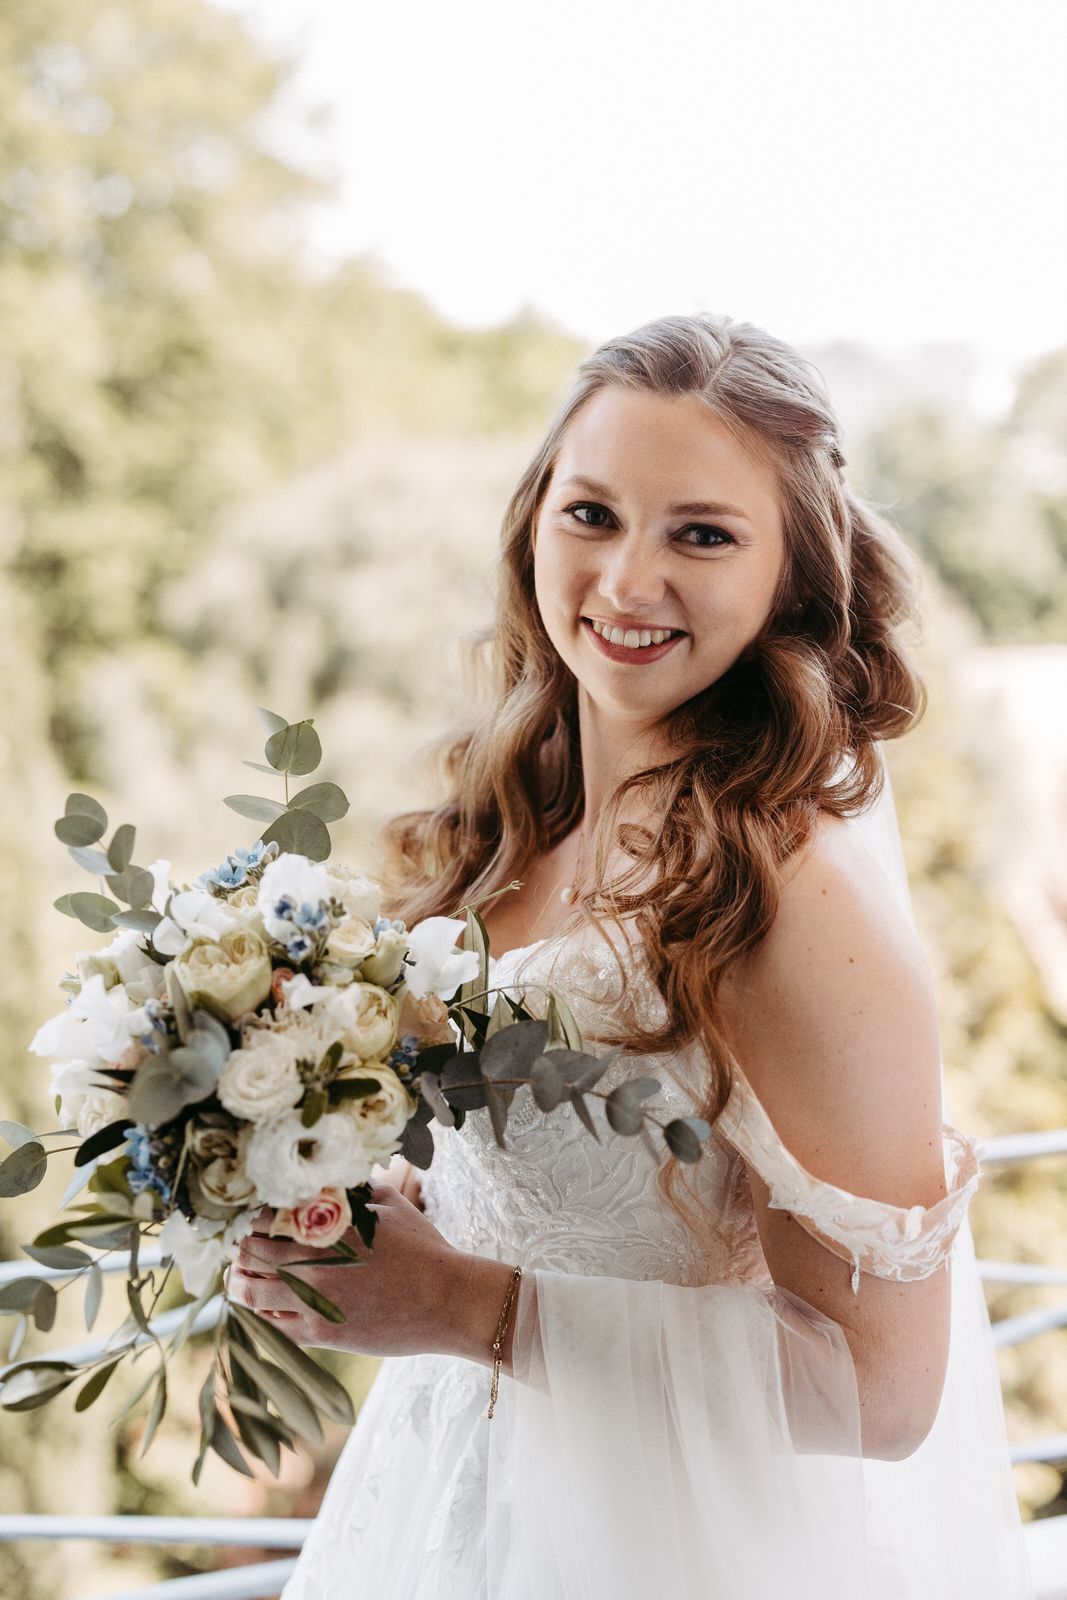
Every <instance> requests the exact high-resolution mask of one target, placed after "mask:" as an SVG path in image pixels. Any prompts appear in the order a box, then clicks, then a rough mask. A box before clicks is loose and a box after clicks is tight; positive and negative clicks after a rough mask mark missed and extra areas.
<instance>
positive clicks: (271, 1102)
mask: <svg viewBox="0 0 1067 1600" xmlns="http://www.w3.org/2000/svg"><path fill="white" fill-rule="evenodd" d="M245 1038H246V1043H245V1044H244V1045H243V1046H242V1048H241V1049H239V1050H234V1051H233V1052H232V1053H231V1055H230V1058H229V1060H228V1061H227V1062H226V1065H225V1066H224V1067H223V1069H222V1072H221V1074H220V1076H219V1081H218V1085H217V1089H216V1093H217V1094H218V1097H219V1099H220V1100H221V1102H222V1104H223V1105H224V1106H225V1107H226V1110H227V1111H228V1112H230V1114H231V1116H234V1117H240V1118H241V1119H242V1120H244V1121H248V1122H264V1121H268V1120H269V1119H270V1118H271V1117H276V1116H278V1115H279V1114H280V1113H281V1112H283V1111H288V1110H289V1108H290V1106H295V1105H296V1103H297V1101H298V1100H299V1099H300V1096H301V1095H302V1094H303V1092H304V1082H303V1079H302V1078H301V1076H300V1073H299V1071H298V1069H297V1065H296V1063H297V1059H298V1057H297V1054H296V1051H295V1050H294V1048H293V1041H292V1039H291V1038H289V1037H288V1036H287V1035H285V1034H275V1033H271V1032H269V1031H268V1030H266V1029H263V1030H256V1031H255V1033H254V1034H252V1035H251V1036H250V1035H248V1034H246V1035H245Z"/></svg>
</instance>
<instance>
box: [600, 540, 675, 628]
mask: <svg viewBox="0 0 1067 1600" xmlns="http://www.w3.org/2000/svg"><path fill="white" fill-rule="evenodd" d="M663 556H664V552H663V551H662V549H661V548H658V547H655V546H650V545H649V544H648V543H647V542H645V543H642V542H641V541H640V540H639V539H636V538H624V539H620V540H619V541H618V543H616V544H615V545H614V547H613V548H612V549H611V550H605V551H604V560H603V565H602V567H601V571H600V592H601V594H602V595H603V597H604V599H605V600H607V601H608V602H609V603H610V604H611V605H612V606H614V607H615V610H616V611H619V612H624V611H638V610H640V609H641V607H643V606H654V605H658V604H659V602H660V601H661V600H662V598H663V593H664V590H665V588H666V576H665V573H664V570H663Z"/></svg>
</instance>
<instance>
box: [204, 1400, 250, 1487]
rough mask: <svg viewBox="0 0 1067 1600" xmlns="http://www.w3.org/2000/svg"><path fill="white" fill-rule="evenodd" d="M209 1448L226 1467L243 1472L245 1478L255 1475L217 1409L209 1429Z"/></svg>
mask: <svg viewBox="0 0 1067 1600" xmlns="http://www.w3.org/2000/svg"><path fill="white" fill-rule="evenodd" d="M211 1448H212V1450H214V1452H215V1454H216V1455H217V1456H220V1457H221V1458H222V1460H223V1461H225V1463H226V1465H227V1466H228V1467H233V1468H234V1470H235V1471H236V1472H240V1473H243V1475H244V1476H245V1477H246V1478H251V1477H254V1476H255V1474H254V1473H253V1471H252V1468H251V1467H250V1466H249V1465H248V1462H247V1461H246V1460H245V1458H244V1456H243V1455H242V1454H241V1452H240V1450H239V1449H238V1448H237V1440H236V1439H235V1438H234V1436H233V1434H232V1433H231V1432H230V1430H229V1428H228V1427H227V1426H226V1424H225V1422H223V1420H222V1418H221V1417H220V1416H219V1414H218V1412H217V1411H216V1413H215V1425H214V1427H213V1428H212V1430H211Z"/></svg>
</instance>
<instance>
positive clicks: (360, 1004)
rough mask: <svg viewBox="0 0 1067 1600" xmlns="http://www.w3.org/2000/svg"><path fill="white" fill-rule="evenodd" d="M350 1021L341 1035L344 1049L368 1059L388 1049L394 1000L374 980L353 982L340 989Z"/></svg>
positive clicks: (393, 1024)
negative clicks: (342, 991) (342, 992)
mask: <svg viewBox="0 0 1067 1600" xmlns="http://www.w3.org/2000/svg"><path fill="white" fill-rule="evenodd" d="M344 1000H345V1003H346V1008H348V1015H349V1016H350V1018H351V1021H350V1022H349V1023H348V1025H347V1026H346V1028H345V1031H344V1034H343V1035H342V1043H343V1044H344V1046H345V1048H346V1049H347V1050H351V1051H352V1052H353V1054H354V1055H357V1056H359V1058H360V1059H361V1060H362V1061H372V1060H374V1059H376V1058H377V1057H378V1056H381V1055H384V1054H385V1052H386V1051H387V1050H391V1049H392V1047H393V1043H394V1041H395V1039H396V1022H397V1002H396V1000H395V999H394V997H393V996H392V995H391V994H389V993H387V991H386V990H385V989H380V988H379V987H378V985H377V984H376V983H353V984H351V985H350V986H349V987H348V988H347V989H346V990H345V991H344Z"/></svg>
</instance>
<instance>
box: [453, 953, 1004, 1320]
mask: <svg viewBox="0 0 1067 1600" xmlns="http://www.w3.org/2000/svg"><path fill="white" fill-rule="evenodd" d="M632 954H633V951H632V949H631V950H630V951H629V952H624V955H623V959H624V960H627V961H628V962H629V963H630V964H629V965H628V967H627V972H628V976H629V979H630V989H629V994H628V996H627V1002H626V1003H627V1004H629V1005H632V1006H633V1007H635V1008H636V1009H637V1010H638V1011H639V1012H641V1013H642V1014H643V1015H642V1020H643V1021H644V1022H645V1023H649V1022H653V1021H654V1022H656V1023H659V1022H661V1021H662V1018H663V1000H662V997H661V996H660V994H659V992H658V990H657V989H656V987H655V985H654V984H653V982H652V980H651V977H650V976H649V974H648V973H647V970H646V969H645V966H644V963H643V962H640V961H631V959H630V958H631V956H632ZM489 976H490V983H491V984H492V983H496V984H504V985H506V986H507V988H508V989H509V990H512V991H517V990H518V989H520V988H522V987H523V986H525V985H529V986H530V987H529V988H528V989H527V1005H528V1007H529V1009H530V1010H531V1011H532V1012H533V1013H534V1014H543V1004H542V998H543V997H542V995H541V994H540V993H539V992H538V990H537V989H536V988H534V987H533V986H534V985H537V984H546V985H549V986H551V987H552V988H554V989H556V990H557V991H559V992H560V993H562V994H563V995H564V996H565V997H566V999H567V1001H568V1003H569V1005H570V1007H571V1010H572V1011H573V1013H574V1016H575V1019H576V1021H577V1023H578V1026H579V1027H580V1028H581V1030H582V1034H583V1038H584V1040H585V1042H586V1044H587V1046H592V1047H594V1048H595V1041H596V1039H597V1038H598V1035H599V1034H600V1033H601V1032H602V1030H601V1028H600V1027H599V1023H600V1021H601V1019H603V1018H604V1017H605V1016H607V1015H615V1014H617V1008H618V1006H619V1003H620V994H621V989H620V985H621V978H620V974H619V970H618V966H617V963H616V958H615V955H614V953H613V951H612V950H611V949H610V948H609V947H608V945H607V941H606V939H605V938H604V937H603V935H601V934H600V933H599V932H598V931H597V930H595V929H591V928H590V929H583V930H581V932H580V933H579V934H577V935H569V936H563V937H557V938H555V939H541V940H538V941H537V942H536V943H535V944H531V945H524V946H520V947H518V948H517V949H515V950H509V951H508V952H506V954H505V955H504V956H503V957H501V958H500V959H499V960H493V961H491V963H490V974H489ZM668 1065H669V1067H670V1069H671V1070H668ZM701 1072H702V1062H701V1056H700V1051H699V1048H698V1047H697V1046H695V1045H694V1046H691V1047H688V1048H687V1049H685V1050H683V1051H680V1052H677V1053H675V1054H673V1055H672V1056H671V1057H669V1058H668V1057H666V1056H635V1055H625V1054H624V1055H621V1056H619V1057H618V1058H617V1059H616V1060H615V1061H614V1062H612V1064H611V1065H610V1066H609V1067H608V1069H607V1070H606V1071H605V1073H604V1075H603V1077H602V1078H601V1080H600V1082H599V1084H598V1085H597V1087H598V1089H600V1090H604V1091H606V1090H609V1089H611V1088H613V1087H615V1085H616V1084H617V1083H619V1082H621V1081H623V1079H624V1078H626V1077H631V1076H632V1077H641V1076H652V1077H656V1078H658V1079H659V1081H660V1083H661V1085H662V1089H661V1093H660V1094H659V1095H658V1096H655V1097H654V1098H652V1099H651V1100H648V1101H646V1105H647V1107H648V1109H649V1110H650V1111H652V1112H653V1113H654V1114H655V1115H656V1116H657V1117H658V1118H659V1120H661V1121H662V1122H666V1121H669V1120H670V1118H672V1117H677V1116H685V1115H691V1114H695V1113H696V1112H697V1109H698V1103H699V1086H700V1084H701V1081H702V1080H701ZM593 1117H594V1121H595V1123H596V1126H597V1129H598V1131H599V1132H600V1142H599V1143H598V1142H597V1141H596V1140H594V1139H593V1137H592V1136H591V1135H590V1134H589V1132H588V1131H587V1129H585V1128H584V1127H583V1126H582V1124H581V1123H580V1121H579V1119H578V1117H577V1114H576V1113H575V1111H574V1108H573V1107H572V1106H571V1105H569V1104H567V1103H564V1104H562V1105H560V1106H558V1107H556V1108H555V1110H553V1111H551V1112H542V1111H540V1110H539V1109H538V1107H537V1105H536V1104H535V1102H534V1100H533V1097H532V1095H530V1094H529V1092H528V1091H522V1092H521V1093H520V1094H519V1095H518V1096H516V1098H515V1101H514V1102H513V1105H512V1108H511V1111H510V1113H509V1116H508V1123H507V1130H506V1133H505V1138H506V1141H507V1148H506V1149H501V1148H500V1147H499V1146H498V1145H497V1143H496V1141H495V1139H494V1137H493V1133H492V1127H491V1124H490V1121H489V1116H488V1113H487V1112H485V1111H476V1112H472V1113H469V1114H468V1116H467V1118H466V1120H465V1122H464V1125H463V1127H462V1128H461V1129H459V1130H458V1131H450V1130H445V1129H442V1128H438V1129H436V1130H435V1143H436V1148H435V1152H434V1159H433V1163H432V1165H431V1166H430V1168H429V1169H428V1170H427V1171H426V1172H424V1173H423V1174H422V1190H423V1196H424V1201H425V1205H426V1210H427V1215H428V1216H430V1217H431V1219H432V1220H433V1221H434V1223H435V1224H436V1225H437V1226H438V1227H439V1228H440V1229H441V1231H442V1233H444V1234H445V1236H446V1237H447V1238H449V1239H450V1240H451V1241H452V1242H453V1243H454V1244H456V1245H458V1246H459V1247H460V1248H461V1249H465V1250H470V1251H472V1252H474V1253H476V1254H479V1255H489V1256H493V1257H495V1258H497V1259H508V1260H512V1261H521V1262H522V1264H523V1265H524V1266H527V1267H534V1266H539V1267H546V1268H550V1269H554V1270H556V1271H562V1272H576V1273H589V1274H608V1275H611V1276H614V1277H621V1278H634V1279H650V1278H657V1279H660V1280H662V1281H664V1282H667V1283H676V1284H687V1285H698V1284H705V1283H722V1284H730V1283H769V1282H770V1281H771V1279H770V1273H769V1271H768V1269H767V1265H766V1262H765V1260H764V1257H763V1252H762V1249H761V1246H760V1241H759V1234H758V1231H757V1226H756V1217H755V1210H754V1206H753V1200H752V1193H751V1189H750V1187H749V1182H748V1168H749V1167H751V1168H752V1169H753V1170H754V1171H756V1172H757V1173H758V1174H759V1176H760V1177H761V1178H762V1179H763V1181H764V1183H766V1184H767V1186H768V1189H769V1190H770V1196H771V1198H770V1204H771V1205H772V1206H776V1207H780V1208H782V1209H786V1210H789V1211H790V1212H791V1213H792V1214H794V1215H795V1216H796V1219H797V1221H798V1222H799V1223H800V1224H801V1225H802V1226H803V1227H805V1228H806V1229H807V1230H808V1232H810V1233H812V1234H813V1235H814V1236H815V1237H816V1238H818V1239H819V1240H820V1241H821V1242H822V1243H823V1244H825V1245H826V1246H827V1248H828V1249H830V1250H832V1251H833V1252H834V1253H835V1254H837V1255H839V1256H842V1257H844V1258H845V1259H846V1260H850V1261H851V1262H852V1266H853V1275H852V1287H853V1290H854V1291H855V1290H856V1289H858V1284H859V1273H860V1271H861V1270H862V1271H867V1272H871V1273H874V1274H876V1275H878V1276H881V1277H889V1278H895V1279H898V1280H901V1281H903V1280H906V1279H910V1278H919V1277H925V1276H927V1275H928V1274H929V1273H930V1272H933V1271H935V1270H936V1269H937V1268H938V1267H939V1266H941V1265H942V1264H943V1262H944V1261H945V1260H946V1259H947V1257H948V1255H949V1253H950V1251H951V1247H952V1243H953V1240H954V1238H955V1235H956V1233H957V1231H958V1229H959V1226H960V1224H961V1222H962V1220H963V1217H964V1215H965V1213H966V1209H967V1205H968V1203H969V1201H970V1198H971V1195H972V1194H973V1192H974V1190H975V1188H976V1187H977V1185H978V1182H979V1164H978V1145H977V1142H976V1141H975V1140H974V1139H972V1138H970V1137H969V1136H968V1135H966V1134H963V1133H961V1132H960V1131H959V1130H958V1129H956V1128H954V1127H952V1125H951V1124H949V1123H947V1122H946V1123H945V1124H944V1130H943V1137H944V1148H945V1176H946V1183H947V1187H948V1193H947V1195H946V1196H945V1197H944V1199H942V1200H940V1201H938V1202H937V1204H936V1205H933V1206H930V1207H923V1206H920V1205H916V1206H912V1207H910V1208H909V1207H901V1206H893V1205H889V1204H886V1203H884V1202H881V1201H877V1200H872V1199H869V1198H866V1197H864V1196H860V1195H854V1194H850V1193H849V1192H848V1191H847V1190H844V1189H841V1188H839V1187H838V1186H837V1185H835V1184H831V1183H827V1182H825V1181H823V1180H822V1179H820V1178H818V1177H816V1176H815V1175H813V1174H812V1173H810V1172H808V1171H807V1170H806V1169H805V1168H804V1167H803V1166H802V1165H801V1164H800V1163H799V1162H798V1161H797V1160H796V1159H795V1158H794V1157H793V1156H792V1154H791V1153H790V1152H789V1151H788V1150H787V1149H786V1148H785V1147H784V1146H783V1144H782V1143H781V1141H780V1139H779V1138H778V1135H777V1134H776V1132H775V1130H774V1127H773V1125H772V1123H771V1121H770V1118H769V1117H768V1115H767V1113H766V1111H765V1110H764V1109H763V1106H762V1105H761V1104H760V1102H759V1100H758V1099H757V1097H756V1095H755V1093H754V1091H753V1089H752V1087H751V1085H750V1084H749V1083H748V1080H747V1079H746V1078H745V1076H744V1073H743V1072H742V1071H741V1070H740V1069H739V1068H735V1082H734V1088H733V1092H732V1094H731V1096H730V1100H729V1102H728V1104H727V1106H726V1108H725V1109H724V1111H723V1113H722V1114H721V1116H720V1118H719V1119H718V1121H717V1122H716V1124H715V1126H714V1128H713V1129H712V1132H711V1137H710V1139H709V1140H708V1142H707V1145H706V1146H705V1151H704V1154H703V1155H702V1157H701V1159H700V1161H699V1162H696V1163H694V1164H692V1165H690V1166H688V1167H687V1170H686V1178H687V1181H688V1183H689V1185H690V1188H691V1192H692V1193H693V1195H694V1197H695V1198H696V1199H697V1200H699V1202H700V1203H701V1204H702V1205H703V1206H705V1207H707V1208H708V1209H709V1210H710V1212H711V1214H712V1215H713V1216H714V1217H715V1218H716V1219H717V1222H716V1230H715V1235H714V1240H713V1242H711V1243H709V1241H708V1240H707V1239H706V1238H701V1239H697V1237H696V1236H695V1235H694V1233H693V1231H692V1230H691V1229H689V1228H687V1227H686V1226H685V1224H684V1223H683V1222H682V1221H681V1219H680V1218H679V1217H677V1215H676V1214H675V1212H674V1211H673V1209H672V1208H671V1206H670V1205H669V1204H668V1203H667V1201H666V1200H665V1199H664V1198H663V1196H662V1192H661V1190H660V1188H659V1185H658V1184H657V1182H656V1180H655V1170H656V1167H657V1165H658V1164H659V1163H660V1162H661V1161H662V1160H663V1159H664V1156H665V1150H664V1147H663V1144H662V1140H661V1138H660V1137H659V1136H658V1135H657V1136H656V1138H655V1139H654V1141H653V1143H654V1148H655V1150H656V1154H653V1150H651V1149H650V1148H649V1147H648V1145H646V1143H645V1142H644V1140H643V1139H641V1138H640V1137H638V1136H627V1135H622V1134H616V1133H615V1132H613V1130H611V1129H610V1128H609V1127H608V1125H607V1122H606V1119H605V1118H604V1116H603V1114H602V1112H601V1109H600V1105H599V1104H597V1105H595V1108H594V1111H593Z"/></svg>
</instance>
